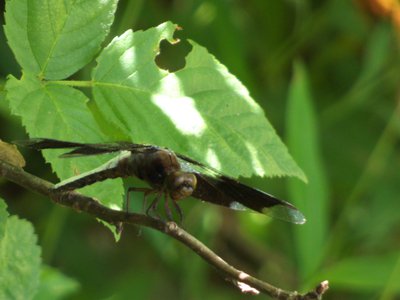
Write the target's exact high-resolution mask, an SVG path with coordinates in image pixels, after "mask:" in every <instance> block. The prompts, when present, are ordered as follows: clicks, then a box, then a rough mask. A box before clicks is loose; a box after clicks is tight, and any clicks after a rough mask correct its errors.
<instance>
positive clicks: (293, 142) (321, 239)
mask: <svg viewBox="0 0 400 300" xmlns="http://www.w3.org/2000/svg"><path fill="white" fill-rule="evenodd" d="M317 122H318V121H317V119H316V115H315V112H314V107H313V103H312V97H311V93H310V87H309V84H308V78H307V72H306V70H305V68H304V66H303V65H302V64H301V63H297V64H295V66H294V75H293V78H292V82H291V84H290V88H289V99H288V109H287V136H288V137H287V140H288V145H289V147H290V149H291V151H292V154H293V157H294V158H295V159H296V161H297V162H298V163H299V164H300V166H301V167H302V169H303V170H304V171H305V172H306V174H307V178H308V184H305V183H303V182H300V181H299V180H295V179H290V180H289V184H288V186H289V192H290V200H291V201H292V202H293V203H294V204H295V205H296V206H298V208H299V209H300V210H301V211H302V212H303V213H304V215H305V216H306V218H307V223H306V224H304V225H303V226H301V227H298V228H294V231H295V232H294V233H295V239H296V245H297V252H298V262H299V266H300V273H301V275H302V276H303V278H307V277H308V276H310V275H311V274H312V273H313V272H314V271H315V270H316V269H317V268H318V267H319V264H320V262H321V258H322V257H321V253H323V250H322V249H323V246H324V243H325V239H326V236H327V222H328V220H327V218H328V217H327V216H328V212H327V203H328V191H327V180H326V175H325V171H324V168H323V164H322V158H321V154H320V145H319V139H318V131H317V128H318V125H317Z"/></svg>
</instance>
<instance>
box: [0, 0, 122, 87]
mask: <svg viewBox="0 0 400 300" xmlns="http://www.w3.org/2000/svg"><path fill="white" fill-rule="evenodd" d="M116 4H117V0H102V1H100V0H96V1H93V0H81V1H74V0H41V1H37V0H18V1H16V0H11V1H7V7H6V14H5V19H6V26H5V33H6V35H7V39H8V42H9V44H10V46H11V49H12V50H13V52H14V54H15V56H16V58H17V60H18V62H19V63H20V65H21V66H22V68H23V69H25V70H26V71H30V72H32V73H35V74H38V75H40V76H41V77H43V78H46V79H62V78H66V77H68V76H70V75H72V74H73V73H75V72H76V71H78V70H79V69H80V68H82V67H83V66H84V65H85V64H87V63H88V62H90V61H91V60H92V59H93V56H94V54H95V53H96V52H98V51H99V50H100V43H101V42H102V41H103V40H104V38H105V37H106V36H107V34H108V32H109V28H110V26H111V24H112V22H113V20H114V13H115V9H116Z"/></svg>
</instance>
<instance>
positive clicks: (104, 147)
mask: <svg viewBox="0 0 400 300" xmlns="http://www.w3.org/2000/svg"><path fill="white" fill-rule="evenodd" d="M16 144H18V145H21V146H26V147H29V148H32V149H36V150H43V149H64V148H75V149H73V150H72V151H70V152H67V153H64V154H62V155H61V157H76V156H88V155H98V154H105V153H112V152H119V151H124V150H126V151H131V152H136V153H137V152H144V151H151V150H152V149H159V148H158V147H156V146H152V145H142V144H134V143H130V142H116V143H96V144H90V143H76V142H66V141H59V140H54V139H46V138H34V139H30V140H25V141H18V142H16Z"/></svg>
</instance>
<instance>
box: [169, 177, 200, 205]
mask: <svg viewBox="0 0 400 300" xmlns="http://www.w3.org/2000/svg"><path fill="white" fill-rule="evenodd" d="M196 184H197V179H196V176H195V175H194V174H192V173H186V172H182V171H176V172H173V173H171V174H169V175H168V177H167V189H168V191H169V195H170V196H171V198H172V199H174V200H180V199H183V198H186V197H189V196H190V195H191V194H192V193H193V191H194V190H195V188H196Z"/></svg>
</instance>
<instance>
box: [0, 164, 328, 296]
mask: <svg viewBox="0 0 400 300" xmlns="http://www.w3.org/2000/svg"><path fill="white" fill-rule="evenodd" d="M0 176H2V177H4V178H6V179H8V180H10V181H12V182H14V183H16V184H18V185H20V186H22V187H24V188H26V189H29V190H32V191H34V192H37V193H39V194H42V195H45V196H47V197H49V198H50V199H51V200H53V201H54V202H55V203H58V204H61V205H64V206H67V207H70V208H72V209H74V210H76V211H83V212H86V213H88V214H90V215H92V216H94V217H96V218H99V219H102V220H104V221H106V222H109V223H111V224H115V225H116V226H119V225H120V224H134V225H142V226H146V227H151V228H153V229H156V230H158V231H160V232H163V233H165V234H168V235H169V236H171V237H173V238H174V239H176V240H178V241H180V242H181V243H182V244H184V245H185V246H186V247H188V248H190V249H192V250H193V251H194V252H196V253H197V254H198V255H199V256H201V257H202V258H203V259H204V260H205V261H206V262H208V263H209V264H210V265H212V266H214V267H215V268H216V269H217V270H218V271H219V272H220V273H221V274H222V275H223V276H224V277H225V278H226V280H228V281H230V282H231V283H233V284H234V285H235V286H236V287H237V288H239V289H240V291H241V292H242V293H248V294H259V293H260V292H261V293H264V294H267V295H269V296H271V297H273V298H275V299H291V300H300V299H304V300H305V299H322V295H323V294H324V293H325V292H326V290H327V289H328V282H327V281H323V282H321V283H320V284H319V285H318V286H317V287H316V288H315V289H314V290H313V291H310V292H308V293H306V294H303V295H301V294H299V293H298V292H296V291H285V290H281V289H279V288H277V287H275V286H273V285H271V284H269V283H267V282H264V281H261V280H259V279H257V278H255V277H252V276H250V275H248V274H246V273H244V272H243V271H240V270H238V269H236V268H234V267H232V266H231V265H229V264H228V263H227V262H226V261H224V260H223V259H222V258H221V257H219V256H218V255H217V254H216V253H214V252H213V251H212V250H210V249H209V248H208V247H207V246H205V245H204V244H203V243H202V242H200V241H199V240H197V239H196V238H195V237H193V236H192V235H190V234H189V233H187V232H186V231H185V230H183V229H182V228H180V227H179V226H178V225H177V224H176V223H174V222H166V223H165V222H163V221H161V220H157V219H154V218H151V217H149V216H146V215H142V214H135V213H126V212H123V211H117V210H113V209H109V208H107V207H105V206H103V205H101V204H100V203H99V202H97V201H96V200H94V199H93V198H91V197H87V196H84V195H82V194H80V193H77V192H67V193H56V192H54V191H53V187H54V185H53V184H52V183H50V182H48V181H45V180H43V179H41V178H39V177H36V176H34V175H32V174H29V173H27V172H25V171H24V170H23V169H22V168H20V167H16V166H13V165H10V164H9V163H7V162H5V161H3V160H0Z"/></svg>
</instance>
